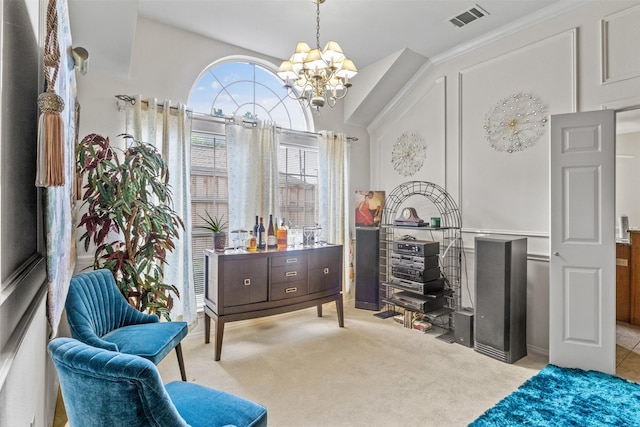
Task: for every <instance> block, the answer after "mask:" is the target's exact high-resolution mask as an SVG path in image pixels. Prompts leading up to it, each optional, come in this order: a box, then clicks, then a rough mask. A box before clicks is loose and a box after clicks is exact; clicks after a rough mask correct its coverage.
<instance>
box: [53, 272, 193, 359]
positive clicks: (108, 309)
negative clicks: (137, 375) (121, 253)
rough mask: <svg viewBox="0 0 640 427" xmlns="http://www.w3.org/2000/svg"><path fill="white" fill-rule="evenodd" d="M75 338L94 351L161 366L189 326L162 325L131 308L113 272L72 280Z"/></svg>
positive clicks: (68, 305) (71, 320)
mask: <svg viewBox="0 0 640 427" xmlns="http://www.w3.org/2000/svg"><path fill="white" fill-rule="evenodd" d="M65 309H66V311H67V320H68V322H69V326H70V329H71V336H72V337H74V338H76V339H78V340H80V341H82V342H84V343H87V344H89V345H91V346H94V347H100V348H103V349H105V350H111V351H120V352H122V353H129V354H137V355H139V356H142V357H144V358H147V359H149V360H151V361H152V362H154V363H156V364H157V363H158V362H160V361H161V360H162V359H163V358H164V357H165V356H166V355H167V354H168V353H169V352H170V351H171V350H172V349H174V348H175V347H176V346H177V345H178V344H179V343H180V341H181V340H182V339H183V338H184V337H185V336H186V335H187V333H188V331H189V330H188V327H187V323H186V322H160V321H159V319H158V316H156V315H153V314H146V313H142V312H140V311H138V310H136V309H135V308H133V307H131V305H129V303H128V302H127V300H126V299H125V298H124V297H123V296H122V294H121V293H120V290H119V289H118V287H117V286H116V281H115V279H114V277H113V273H112V272H111V271H109V270H105V269H102V270H94V271H89V272H85V273H81V274H78V275H75V276H74V277H72V278H71V284H70V286H69V293H68V295H67V301H66V303H65Z"/></svg>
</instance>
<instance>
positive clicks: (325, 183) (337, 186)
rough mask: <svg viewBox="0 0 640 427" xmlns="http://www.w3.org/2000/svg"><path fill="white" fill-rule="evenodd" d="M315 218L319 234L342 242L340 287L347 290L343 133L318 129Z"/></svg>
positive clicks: (346, 181) (346, 185)
mask: <svg viewBox="0 0 640 427" xmlns="http://www.w3.org/2000/svg"><path fill="white" fill-rule="evenodd" d="M318 161H319V165H318V198H319V212H318V218H319V221H320V226H321V227H322V234H323V235H324V237H325V238H326V240H327V241H328V242H329V243H335V244H340V245H343V260H344V266H343V275H342V277H343V278H344V280H343V283H344V284H345V285H344V287H345V289H344V291H345V292H346V293H349V292H350V291H351V284H350V281H349V276H348V272H349V245H348V242H349V231H348V227H347V226H346V225H345V221H346V219H347V218H349V213H348V212H347V210H348V209H349V204H348V203H347V189H348V188H349V178H348V177H349V174H348V173H347V170H346V168H347V165H348V164H349V150H348V146H347V137H346V135H345V134H343V133H335V132H331V131H322V132H320V142H319V147H318Z"/></svg>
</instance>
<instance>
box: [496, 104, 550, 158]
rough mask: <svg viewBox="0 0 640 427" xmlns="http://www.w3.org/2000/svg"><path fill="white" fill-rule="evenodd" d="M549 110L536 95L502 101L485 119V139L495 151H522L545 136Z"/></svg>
mask: <svg viewBox="0 0 640 427" xmlns="http://www.w3.org/2000/svg"><path fill="white" fill-rule="evenodd" d="M546 110H547V109H546V106H545V105H544V104H543V103H542V102H541V101H540V99H539V98H536V97H535V96H533V95H529V94H525V93H516V94H513V95H511V96H509V97H507V98H504V99H501V100H500V101H499V102H498V103H497V104H496V105H494V106H493V107H491V109H490V110H489V112H488V113H487V114H486V116H485V122H484V129H485V138H486V140H487V142H489V146H490V147H492V148H493V149H495V150H496V151H506V152H508V153H513V152H514V151H522V150H524V149H525V148H527V147H530V146H531V145H533V143H534V142H535V141H536V140H537V139H538V138H540V137H541V136H542V135H543V134H544V128H545V125H546V123H547V120H548V119H547V116H546Z"/></svg>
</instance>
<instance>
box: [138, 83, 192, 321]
mask: <svg viewBox="0 0 640 427" xmlns="http://www.w3.org/2000/svg"><path fill="white" fill-rule="evenodd" d="M126 132H127V133H128V134H130V135H133V137H134V138H135V139H136V140H139V141H142V142H146V143H149V144H151V145H154V146H155V147H156V148H157V149H158V150H159V151H160V152H161V153H162V157H163V158H164V160H165V162H166V163H167V166H168V168H169V185H170V186H171V192H172V196H173V209H174V210H175V211H176V212H177V213H178V215H179V216H180V218H181V219H182V221H183V223H184V230H181V231H180V238H179V239H178V240H177V241H176V242H175V244H176V247H175V249H174V250H173V251H172V252H168V253H167V265H166V266H165V268H164V277H165V281H166V282H167V283H169V284H172V285H175V286H176V288H177V289H178V291H179V292H180V297H179V298H176V297H175V296H174V301H173V302H174V305H173V308H172V309H171V319H173V320H180V321H185V322H187V323H189V325H190V326H191V327H193V326H194V325H195V324H196V322H197V309H196V298H195V287H194V281H193V269H192V268H191V264H192V259H193V256H192V244H191V228H192V225H191V114H190V113H188V112H187V110H186V107H185V105H184V104H178V105H177V106H174V108H171V101H170V100H164V101H163V104H162V106H159V105H158V101H157V100H156V99H155V98H151V99H147V100H142V99H141V97H140V95H137V96H136V97H135V103H134V104H133V105H131V106H129V108H128V109H127V131H126Z"/></svg>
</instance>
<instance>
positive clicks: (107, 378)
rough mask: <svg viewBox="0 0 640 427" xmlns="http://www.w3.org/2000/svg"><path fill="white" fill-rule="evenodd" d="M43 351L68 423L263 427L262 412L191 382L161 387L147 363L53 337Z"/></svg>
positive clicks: (133, 426)
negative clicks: (52, 369) (51, 367)
mask: <svg viewBox="0 0 640 427" xmlns="http://www.w3.org/2000/svg"><path fill="white" fill-rule="evenodd" d="M49 352H50V353H51V358H52V359H53V363H54V365H55V367H56V371H57V372H58V378H59V379H60V388H61V390H62V398H63V400H64V405H65V409H66V412H67V417H68V419H69V424H70V425H71V426H72V427H75V426H92V427H101V426H104V427H114V426H126V427H138V426H139V427H142V426H145V427H147V426H153V427H155V426H157V427H180V426H185V427H188V426H192V427H199V426H207V427H216V426H217V427H221V426H226V427H230V426H237V427H265V426H266V425H267V409H266V408H265V407H264V406H262V405H259V404H257V403H254V402H251V401H249V400H246V399H243V398H241V397H238V396H234V395H232V394H229V393H225V392H223V391H218V390H214V389H211V388H208V387H204V386H201V385H198V384H194V383H188V382H182V381H174V382H171V383H169V384H167V385H166V386H163V384H162V380H161V378H160V375H159V373H158V369H157V368H156V366H155V365H154V364H153V363H151V362H150V361H149V360H147V359H144V358H141V357H139V356H134V355H130V354H123V353H118V352H114V351H109V350H104V349H101V348H96V347H91V346H89V345H86V344H84V343H81V342H80V341H77V340H75V339H73V338H56V339H54V340H52V341H51V342H50V343H49Z"/></svg>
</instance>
